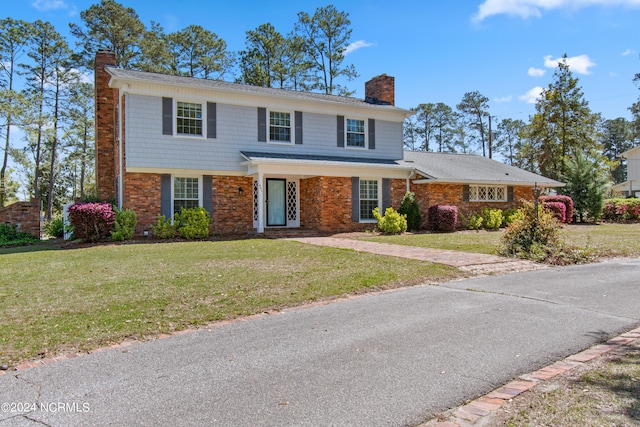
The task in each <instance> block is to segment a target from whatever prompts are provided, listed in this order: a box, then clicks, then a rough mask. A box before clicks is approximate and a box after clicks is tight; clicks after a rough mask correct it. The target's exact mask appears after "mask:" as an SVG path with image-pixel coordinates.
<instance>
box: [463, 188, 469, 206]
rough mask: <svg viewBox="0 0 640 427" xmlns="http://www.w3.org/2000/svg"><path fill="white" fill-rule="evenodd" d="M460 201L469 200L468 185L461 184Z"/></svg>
mask: <svg viewBox="0 0 640 427" xmlns="http://www.w3.org/2000/svg"><path fill="white" fill-rule="evenodd" d="M462 201H463V202H468V201H469V186H468V185H463V186H462Z"/></svg>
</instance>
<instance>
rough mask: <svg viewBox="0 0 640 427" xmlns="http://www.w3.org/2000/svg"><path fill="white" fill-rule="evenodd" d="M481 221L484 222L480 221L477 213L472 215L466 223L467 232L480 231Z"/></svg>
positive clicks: (480, 216)
mask: <svg viewBox="0 0 640 427" xmlns="http://www.w3.org/2000/svg"><path fill="white" fill-rule="evenodd" d="M483 221H484V220H483V219H482V215H480V214H479V213H474V214H473V215H471V216H470V217H469V220H468V221H467V228H468V229H469V230H480V229H481V228H482V222H483Z"/></svg>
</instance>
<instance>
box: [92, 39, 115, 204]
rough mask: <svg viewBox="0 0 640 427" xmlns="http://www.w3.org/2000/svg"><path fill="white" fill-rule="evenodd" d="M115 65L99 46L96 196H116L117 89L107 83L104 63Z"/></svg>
mask: <svg viewBox="0 0 640 427" xmlns="http://www.w3.org/2000/svg"><path fill="white" fill-rule="evenodd" d="M109 65H111V66H113V65H116V56H115V54H114V53H113V52H109V51H105V50H99V51H98V52H97V53H96V57H95V94H96V95H95V96H96V98H95V109H96V113H95V122H96V135H95V138H96V153H95V156H96V187H97V188H98V198H100V200H105V201H113V200H115V199H116V177H117V174H116V164H117V151H118V150H117V144H116V142H117V140H116V129H117V117H116V110H117V102H118V95H117V94H118V91H117V89H111V88H110V87H109V80H110V78H111V76H110V75H109V73H108V72H107V71H106V70H105V69H104V67H105V66H109Z"/></svg>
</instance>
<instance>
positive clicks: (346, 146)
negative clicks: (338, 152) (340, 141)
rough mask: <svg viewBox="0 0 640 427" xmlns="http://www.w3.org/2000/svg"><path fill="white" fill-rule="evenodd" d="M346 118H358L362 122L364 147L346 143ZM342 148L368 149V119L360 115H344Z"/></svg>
mask: <svg viewBox="0 0 640 427" xmlns="http://www.w3.org/2000/svg"><path fill="white" fill-rule="evenodd" d="M348 120H360V121H362V122H364V147H355V146H353V145H349V144H348V140H349V139H348V138H347V133H348V131H347V121H348ZM344 148H346V149H348V150H368V149H369V120H368V119H366V118H362V117H347V116H345V117H344Z"/></svg>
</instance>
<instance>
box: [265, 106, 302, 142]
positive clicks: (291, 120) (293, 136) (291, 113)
mask: <svg viewBox="0 0 640 427" xmlns="http://www.w3.org/2000/svg"><path fill="white" fill-rule="evenodd" d="M271 113H289V124H290V131H291V133H290V136H291V138H290V139H291V140H290V141H273V140H271ZM295 121H296V114H295V112H294V111H289V110H285V109H271V108H267V144H274V145H293V144H295V141H296V123H295Z"/></svg>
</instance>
